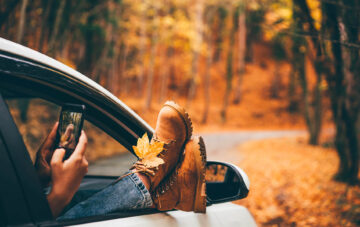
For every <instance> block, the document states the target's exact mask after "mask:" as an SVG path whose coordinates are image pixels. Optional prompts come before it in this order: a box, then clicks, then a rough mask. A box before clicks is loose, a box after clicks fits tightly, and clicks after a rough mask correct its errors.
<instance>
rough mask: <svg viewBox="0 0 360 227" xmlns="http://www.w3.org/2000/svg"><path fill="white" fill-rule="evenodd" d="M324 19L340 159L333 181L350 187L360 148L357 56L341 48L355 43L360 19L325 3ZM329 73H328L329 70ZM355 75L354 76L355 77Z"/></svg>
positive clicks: (357, 37)
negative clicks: (357, 127) (357, 126)
mask: <svg viewBox="0 0 360 227" xmlns="http://www.w3.org/2000/svg"><path fill="white" fill-rule="evenodd" d="M340 4H342V5H347V4H349V5H350V6H352V7H356V6H358V3H357V4H355V2H354V1H343V2H342V3H340ZM322 9H323V17H324V18H325V20H326V25H327V26H326V30H327V32H328V33H329V34H330V38H331V39H332V40H338V41H340V43H337V42H332V45H331V47H332V49H331V50H332V56H333V63H332V64H331V65H333V66H334V71H335V72H334V73H331V72H329V73H328V76H327V78H326V79H327V81H328V84H329V91H330V99H331V106H332V110H333V115H334V120H335V123H336V137H335V146H336V150H337V152H338V155H339V159H340V164H339V169H338V173H337V174H336V175H335V179H336V180H340V181H345V182H348V183H350V184H353V183H356V182H358V179H357V176H358V171H359V145H358V138H357V132H356V127H355V126H356V122H357V119H358V114H359V103H358V100H359V98H360V97H359V88H358V86H359V85H360V81H359V77H358V75H359V67H358V65H359V63H360V62H359V53H358V50H354V48H353V49H350V48H348V47H347V46H344V45H342V44H341V43H344V42H351V43H358V42H359V30H358V26H355V27H351V28H350V27H349V24H350V25H351V26H353V25H354V24H353V23H354V22H355V23H358V24H359V19H360V18H359V15H356V14H345V12H344V11H342V10H343V8H342V7H338V6H336V5H333V4H329V3H326V2H323V3H322ZM329 71H330V70H329ZM355 75H356V76H355Z"/></svg>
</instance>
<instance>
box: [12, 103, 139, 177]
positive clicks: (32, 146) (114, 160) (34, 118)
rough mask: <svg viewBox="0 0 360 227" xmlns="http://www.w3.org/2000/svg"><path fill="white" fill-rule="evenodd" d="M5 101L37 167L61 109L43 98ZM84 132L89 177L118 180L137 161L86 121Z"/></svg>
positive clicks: (117, 143)
mask: <svg viewBox="0 0 360 227" xmlns="http://www.w3.org/2000/svg"><path fill="white" fill-rule="evenodd" d="M5 101H6V103H7V105H8V107H9V110H10V113H11V114H12V116H13V119H14V121H15V123H16V125H17V127H18V129H19V131H20V133H21V135H22V137H23V140H24V143H25V145H26V147H27V150H28V152H29V155H30V157H31V160H32V161H33V163H34V162H35V158H36V153H37V151H38V149H39V147H40V145H41V144H42V142H43V141H44V140H45V138H46V136H47V135H48V134H49V132H50V131H51V128H52V127H53V125H54V124H55V122H56V121H58V118H59V114H60V111H61V107H60V106H58V105H56V104H54V103H51V102H48V101H46V100H44V99H40V98H14V97H12V98H5ZM83 129H84V130H85V132H86V135H87V137H88V146H87V149H86V154H85V155H86V158H87V160H88V161H89V172H88V174H90V175H106V176H119V175H121V174H122V173H124V172H125V171H126V170H128V169H129V167H130V166H131V165H132V164H133V163H134V162H135V161H136V157H135V156H134V155H132V154H131V152H129V151H128V150H127V149H126V148H125V147H124V146H122V145H121V144H120V143H119V142H118V141H116V140H115V139H114V138H112V137H111V136H109V135H108V134H106V133H105V132H104V131H103V130H101V129H99V128H97V127H96V126H95V125H93V124H92V123H90V122H88V121H87V120H85V121H84V126H83Z"/></svg>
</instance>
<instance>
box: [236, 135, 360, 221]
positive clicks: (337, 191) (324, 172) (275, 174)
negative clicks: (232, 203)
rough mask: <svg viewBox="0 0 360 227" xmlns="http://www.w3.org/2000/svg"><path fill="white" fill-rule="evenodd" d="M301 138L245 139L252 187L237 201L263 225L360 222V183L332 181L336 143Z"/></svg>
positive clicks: (244, 163) (244, 152)
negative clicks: (313, 143) (314, 143)
mask: <svg viewBox="0 0 360 227" xmlns="http://www.w3.org/2000/svg"><path fill="white" fill-rule="evenodd" d="M305 141H306V140H305V139H303V138H297V139H296V138H281V139H269V140H263V141H254V142H249V143H246V144H244V145H242V146H241V147H240V148H239V150H240V152H241V154H242V156H243V157H244V159H243V161H242V162H241V163H240V164H239V166H240V167H242V168H243V169H244V170H245V172H246V173H247V174H248V176H249V178H250V181H251V184H252V189H251V191H250V193H249V196H248V198H246V199H244V200H240V201H238V202H237V203H239V204H242V205H244V206H245V207H247V208H248V209H249V210H250V212H251V213H252V215H254V217H255V220H256V221H257V223H258V224H259V225H260V226H261V225H275V226H276V225H280V226H288V225H289V226H290V225H296V226H353V225H356V224H355V223H359V221H360V220H359V219H360V218H359V217H360V209H358V207H360V187H359V186H356V187H349V188H347V186H346V185H345V184H342V183H338V182H334V181H333V180H332V176H333V175H334V174H335V173H336V171H337V167H338V158H337V154H336V152H335V151H334V150H333V149H325V148H321V147H315V146H309V145H307V144H306V142H305Z"/></svg>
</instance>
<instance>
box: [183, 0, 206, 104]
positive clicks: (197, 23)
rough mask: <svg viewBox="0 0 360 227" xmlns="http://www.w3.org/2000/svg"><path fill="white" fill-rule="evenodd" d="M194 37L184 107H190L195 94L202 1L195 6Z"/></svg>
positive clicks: (200, 36)
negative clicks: (187, 90)
mask: <svg viewBox="0 0 360 227" xmlns="http://www.w3.org/2000/svg"><path fill="white" fill-rule="evenodd" d="M195 7H196V8H195V12H194V14H195V15H194V18H195V34H196V35H195V37H194V40H193V43H192V56H193V57H192V62H191V78H190V85H189V93H188V97H187V102H186V107H189V106H190V105H191V102H192V100H193V99H194V97H195V93H196V79H197V77H198V71H199V55H200V51H201V44H202V39H203V27H204V25H203V21H202V15H203V1H202V0H198V1H196V5H195Z"/></svg>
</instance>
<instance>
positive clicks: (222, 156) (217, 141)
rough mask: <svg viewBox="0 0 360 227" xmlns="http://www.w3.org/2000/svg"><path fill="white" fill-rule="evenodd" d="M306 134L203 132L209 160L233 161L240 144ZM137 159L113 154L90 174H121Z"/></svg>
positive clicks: (235, 158)
mask: <svg viewBox="0 0 360 227" xmlns="http://www.w3.org/2000/svg"><path fill="white" fill-rule="evenodd" d="M303 134H305V131H300V130H281V131H240V132H216V133H203V134H201V136H202V137H203V138H204V141H205V144H206V151H207V158H208V160H217V161H224V162H231V163H238V162H239V161H240V160H241V154H240V152H236V151H237V146H239V145H240V144H242V143H244V142H247V141H252V140H261V139H266V138H279V137H291V136H298V135H303ZM135 161H136V159H135V158H134V156H133V155H132V154H130V153H126V154H121V155H117V156H113V157H111V158H108V159H102V160H99V161H96V162H95V163H92V164H91V165H90V167H89V174H101V175H114V174H115V175H121V174H122V173H124V172H126V171H127V170H128V169H129V167H130V166H131V165H132V163H134V162H135Z"/></svg>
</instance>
